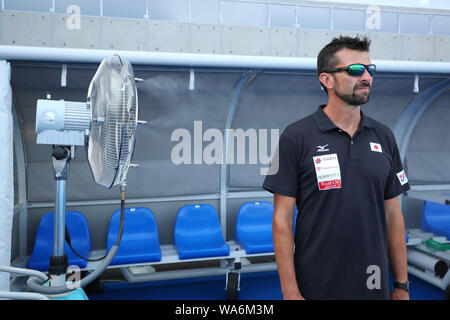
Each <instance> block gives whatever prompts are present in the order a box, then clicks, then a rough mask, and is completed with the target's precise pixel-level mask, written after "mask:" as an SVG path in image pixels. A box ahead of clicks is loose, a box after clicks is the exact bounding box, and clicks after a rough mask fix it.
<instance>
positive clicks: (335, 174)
mask: <svg viewBox="0 0 450 320" xmlns="http://www.w3.org/2000/svg"><path fill="white" fill-rule="evenodd" d="M313 162H314V167H315V169H316V175H317V184H318V186H319V190H328V189H340V188H341V169H340V167H339V160H338V157H337V154H336V153H333V154H326V155H323V156H316V157H313Z"/></svg>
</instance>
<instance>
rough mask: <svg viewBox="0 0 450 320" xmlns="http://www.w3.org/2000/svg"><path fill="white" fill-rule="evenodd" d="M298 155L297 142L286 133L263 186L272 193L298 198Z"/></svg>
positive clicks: (282, 136) (281, 139) (282, 137)
mask: <svg viewBox="0 0 450 320" xmlns="http://www.w3.org/2000/svg"><path fill="white" fill-rule="evenodd" d="M297 156H298V152H297V150H296V147H295V144H294V143H293V142H292V141H291V139H289V138H288V137H286V136H285V135H281V137H280V140H279V143H278V149H277V151H276V152H275V155H274V157H273V159H272V162H271V165H270V169H269V172H268V174H267V176H266V178H265V180H264V184H263V188H264V189H266V190H267V191H269V192H272V193H275V192H276V193H279V194H282V195H285V196H289V197H292V198H296V197H297V189H298V160H297Z"/></svg>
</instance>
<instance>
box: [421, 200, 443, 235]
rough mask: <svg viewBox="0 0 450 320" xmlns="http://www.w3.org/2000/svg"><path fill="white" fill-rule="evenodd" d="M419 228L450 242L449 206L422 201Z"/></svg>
mask: <svg viewBox="0 0 450 320" xmlns="http://www.w3.org/2000/svg"><path fill="white" fill-rule="evenodd" d="M421 228H422V230H425V231H428V232H432V233H435V234H438V235H440V236H445V237H447V239H448V240H450V206H449V205H445V204H440V203H436V202H431V201H424V203H423V210H422V221H421Z"/></svg>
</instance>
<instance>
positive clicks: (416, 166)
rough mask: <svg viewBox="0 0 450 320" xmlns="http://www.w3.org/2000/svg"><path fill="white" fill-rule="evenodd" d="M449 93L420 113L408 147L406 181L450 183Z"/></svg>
mask: <svg viewBox="0 0 450 320" xmlns="http://www.w3.org/2000/svg"><path fill="white" fill-rule="evenodd" d="M449 99H450V92H449V91H447V92H446V93H445V94H443V95H442V96H440V97H439V98H438V99H437V100H436V101H435V102H434V103H433V104H432V105H431V106H429V107H428V109H427V110H426V111H425V112H424V113H423V115H422V117H421V118H420V120H419V122H418V123H417V126H416V128H415V129H414V131H413V133H412V135H411V139H410V142H409V145H408V151H407V165H408V175H409V176H408V178H409V180H411V181H414V182H417V183H447V184H448V183H449V182H450V162H449V159H450V128H449V121H450V108H449V101H450V100H449Z"/></svg>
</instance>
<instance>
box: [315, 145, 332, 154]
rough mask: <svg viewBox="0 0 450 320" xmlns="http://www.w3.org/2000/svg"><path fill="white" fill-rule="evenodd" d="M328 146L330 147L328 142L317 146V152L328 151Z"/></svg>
mask: <svg viewBox="0 0 450 320" xmlns="http://www.w3.org/2000/svg"><path fill="white" fill-rule="evenodd" d="M326 147H328V144H326V145H324V146H316V148H317V152H326V151H330V150H329V149H326Z"/></svg>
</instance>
